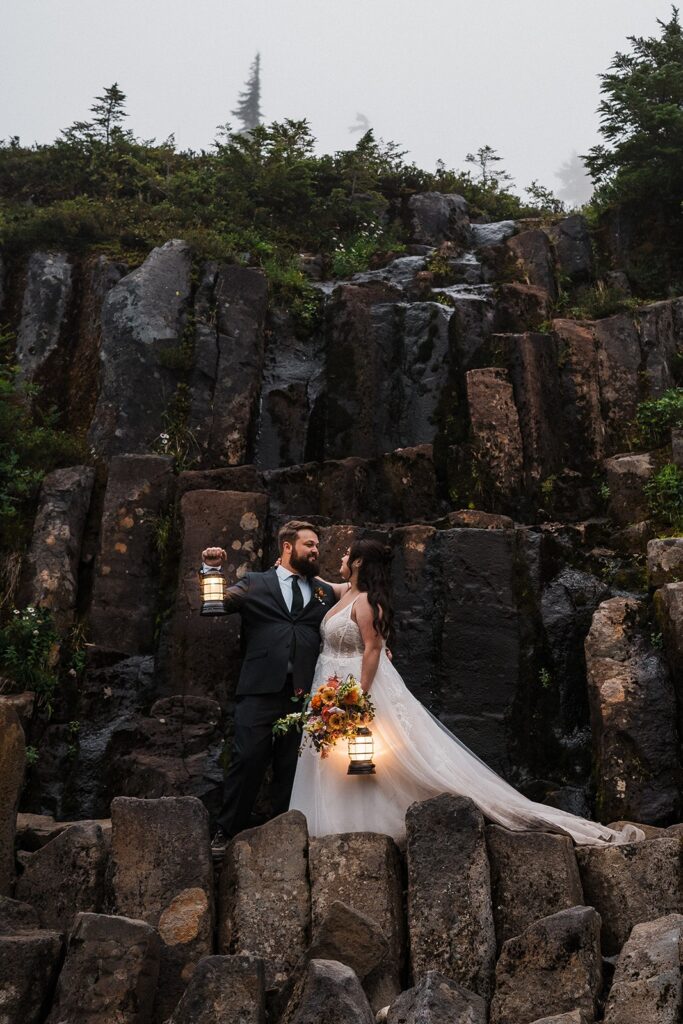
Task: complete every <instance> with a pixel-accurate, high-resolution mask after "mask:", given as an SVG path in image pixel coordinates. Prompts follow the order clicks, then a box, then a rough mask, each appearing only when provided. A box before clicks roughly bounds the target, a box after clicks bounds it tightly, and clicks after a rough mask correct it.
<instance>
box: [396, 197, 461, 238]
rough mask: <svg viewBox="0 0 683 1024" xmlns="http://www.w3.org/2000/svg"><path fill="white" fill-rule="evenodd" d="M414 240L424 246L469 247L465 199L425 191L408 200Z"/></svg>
mask: <svg viewBox="0 0 683 1024" xmlns="http://www.w3.org/2000/svg"><path fill="white" fill-rule="evenodd" d="M408 209H409V211H410V215H411V224H412V229H413V238H414V240H415V241H416V242H417V243H418V244H421V245H439V244H440V243H441V242H456V243H457V244H459V245H468V244H469V242H470V239H471V229H470V219H469V216H468V213H467V209H468V207H467V202H466V200H465V199H463V197H462V196H458V195H442V194H441V193H440V192H423V193H422V194H421V195H416V196H411V197H410V199H409V200H408Z"/></svg>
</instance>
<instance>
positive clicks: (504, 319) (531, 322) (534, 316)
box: [493, 281, 553, 334]
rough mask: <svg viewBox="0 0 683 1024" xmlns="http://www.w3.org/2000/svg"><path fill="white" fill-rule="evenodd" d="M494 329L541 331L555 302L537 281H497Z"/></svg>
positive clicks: (550, 314)
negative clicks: (532, 282) (502, 282)
mask: <svg viewBox="0 0 683 1024" xmlns="http://www.w3.org/2000/svg"><path fill="white" fill-rule="evenodd" d="M496 295H497V303H496V313H495V318H494V324H493V329H494V331H496V332H501V333H510V334H520V333H522V332H524V331H538V330H540V329H541V327H542V326H543V325H544V324H546V323H547V322H548V320H549V319H550V317H551V316H552V312H553V303H552V300H551V298H550V296H549V294H548V292H547V291H546V290H545V288H541V287H540V286H539V285H535V284H524V283H521V282H518V281H512V282H509V283H506V284H501V285H498V286H497V288H496Z"/></svg>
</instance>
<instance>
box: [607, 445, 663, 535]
mask: <svg viewBox="0 0 683 1024" xmlns="http://www.w3.org/2000/svg"><path fill="white" fill-rule="evenodd" d="M655 469H656V464H655V459H654V456H653V455H652V454H651V453H650V452H640V453H637V454H633V455H631V454H627V455H614V456H613V457H612V458H611V459H605V473H606V475H607V486H608V487H609V511H610V515H611V516H612V517H613V518H614V520H615V521H616V522H617V523H619V524H620V525H621V526H628V525H629V524H630V523H637V522H639V521H640V520H643V519H646V518H647V516H648V514H649V506H648V501H647V497H646V494H645V486H646V484H647V483H648V481H649V480H650V478H651V477H652V475H653V473H654V472H655Z"/></svg>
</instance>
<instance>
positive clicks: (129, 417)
mask: <svg viewBox="0 0 683 1024" xmlns="http://www.w3.org/2000/svg"><path fill="white" fill-rule="evenodd" d="M190 266H191V255H190V247H189V246H188V245H187V243H186V242H182V241H178V240H177V239H176V240H173V241H170V242H166V243H165V244H164V245H162V246H159V248H157V249H153V250H152V252H151V253H150V254H149V256H148V257H147V259H146V260H145V262H144V263H143V264H142V266H141V267H138V269H137V270H134V271H133V272H132V273H130V274H127V275H126V277H124V278H122V279H121V280H120V281H119V282H118V283H117V284H115V285H114V287H113V288H111V289H110V290H109V291H108V292H107V294H106V297H105V300H104V304H103V306H102V340H101V345H100V393H99V397H98V400H97V406H96V408H95V414H94V417H93V421H92V424H91V426H90V432H89V441H90V443H91V444H92V445H94V447H95V448H96V450H97V452H98V453H99V454H100V455H105V456H111V455H121V454H123V453H126V452H128V453H132V452H148V451H149V450H150V448H151V446H152V445H153V444H154V442H155V440H156V439H157V438H158V437H159V435H160V434H161V433H162V432H163V430H164V425H165V423H164V416H165V414H166V413H167V411H168V407H169V402H170V400H171V398H172V396H173V394H174V392H175V386H176V378H175V374H174V373H173V371H172V370H171V369H169V364H170V363H171V362H172V360H173V358H174V356H176V355H177V353H178V352H179V351H180V347H181V343H182V339H183V331H184V326H185V315H186V307H187V302H188V299H189V296H190Z"/></svg>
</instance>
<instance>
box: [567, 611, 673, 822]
mask: <svg viewBox="0 0 683 1024" xmlns="http://www.w3.org/2000/svg"><path fill="white" fill-rule="evenodd" d="M642 614H643V607H642V605H641V604H640V603H639V602H638V601H635V600H634V599H632V598H625V597H615V598H611V599H610V600H609V601H605V602H603V604H601V605H600V606H599V608H598V609H597V611H596V612H595V614H594V616H593V622H592V625H591V628H590V632H589V634H588V636H587V638H586V645H585V649H586V666H587V672H588V693H589V701H590V707H591V723H592V735H593V751H594V759H595V777H596V783H597V800H598V810H599V816H600V817H601V818H602V820H613V819H616V818H625V819H630V820H632V821H644V822H646V823H650V824H653V825H656V824H659V823H660V822H666V821H670V820H672V819H674V820H677V816H678V814H679V811H680V807H681V769H680V763H679V761H678V735H677V730H676V701H675V694H674V689H673V684H672V681H671V676H670V673H669V669H668V667H667V664H666V661H665V660H664V657H663V655H662V653H661V652H660V651H658V650H656V649H654V648H652V647H651V646H650V645H649V643H648V642H647V639H646V636H645V633H644V629H645V627H644V626H643V625H641V621H640V620H641V618H642Z"/></svg>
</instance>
